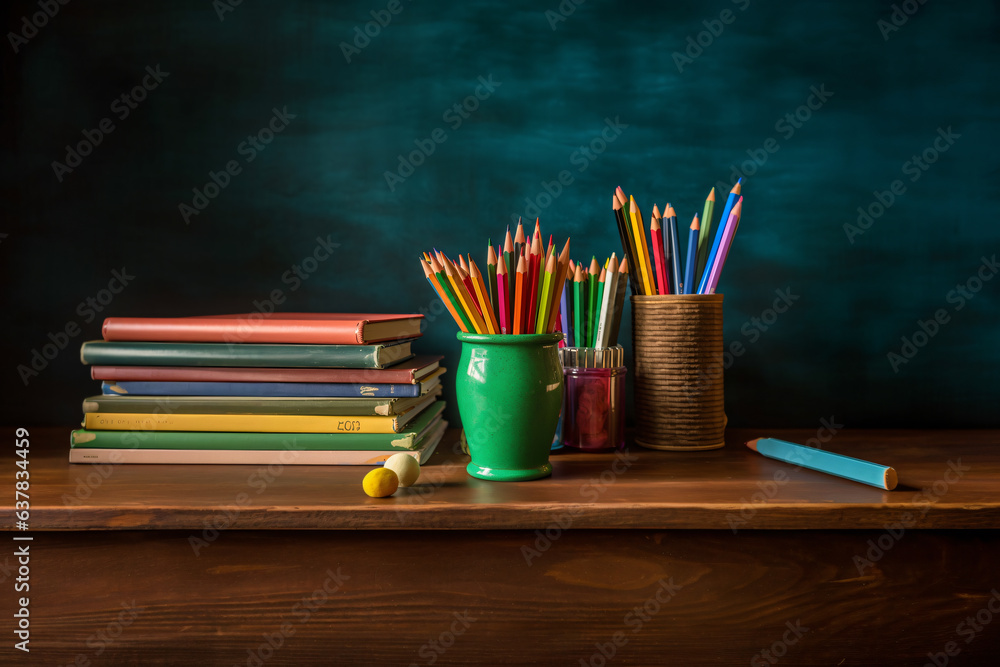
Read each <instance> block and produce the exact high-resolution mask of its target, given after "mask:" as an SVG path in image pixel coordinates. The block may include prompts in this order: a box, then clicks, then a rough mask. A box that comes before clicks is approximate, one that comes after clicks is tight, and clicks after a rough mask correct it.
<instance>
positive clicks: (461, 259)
mask: <svg viewBox="0 0 1000 667" xmlns="http://www.w3.org/2000/svg"><path fill="white" fill-rule="evenodd" d="M458 267H459V268H460V269H462V270H463V271H465V272H466V273H468V272H469V265H468V264H466V263H465V258H464V257H462V255H461V254H459V256H458Z"/></svg>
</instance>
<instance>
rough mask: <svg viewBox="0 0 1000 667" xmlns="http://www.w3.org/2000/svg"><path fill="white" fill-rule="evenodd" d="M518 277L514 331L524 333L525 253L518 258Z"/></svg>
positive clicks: (515, 281)
mask: <svg viewBox="0 0 1000 667" xmlns="http://www.w3.org/2000/svg"><path fill="white" fill-rule="evenodd" d="M515 273H516V274H517V277H516V278H515V279H514V333H515V334H521V333H524V305H525V304H524V296H525V289H524V282H525V276H526V275H527V273H528V271H527V267H526V266H525V265H524V255H521V257H520V258H518V260H517V271H516V272H515Z"/></svg>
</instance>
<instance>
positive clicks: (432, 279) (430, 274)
mask: <svg viewBox="0 0 1000 667" xmlns="http://www.w3.org/2000/svg"><path fill="white" fill-rule="evenodd" d="M420 268H421V269H423V272H424V277H425V278H427V282H429V283H430V284H431V287H433V288H434V291H435V292H437V295H438V297H439V298H440V299H441V301H442V302H443V303H444V307H445V308H447V309H448V312H449V313H451V316H452V318H454V320H455V324H457V325H458V328H459V329H461V330H462V331H464V332H465V333H469V329H468V327H467V326H466V324H465V322H464V321H463V320H462V318H461V317H459V315H458V311H457V310H456V309H455V302H454V300H453V297H451V296H449V295H448V294H447V293H446V292H445V291H444V288H443V287H441V282H440V281H439V280H438V279H437V276H435V275H434V271H433V270H432V269H431V267H430V264H428V263H427V262H426V261H425V260H423V259H421V260H420Z"/></svg>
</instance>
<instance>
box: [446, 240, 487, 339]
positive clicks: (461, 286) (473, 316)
mask: <svg viewBox="0 0 1000 667" xmlns="http://www.w3.org/2000/svg"><path fill="white" fill-rule="evenodd" d="M444 272H445V274H446V275H447V276H448V281H449V282H450V283H451V286H452V289H453V290H455V294H456V295H457V296H458V300H459V301H460V302H461V303H462V309H463V310H464V311H465V314H466V315H468V316H469V319H470V320H471V321H472V326H473V328H474V329H475V330H476V333H479V334H482V333H486V323H485V322H484V321H483V316H482V315H480V314H479V309H478V308H476V304H475V303H474V302H473V299H472V295H471V294H469V291H468V290H467V289H466V288H465V283H464V282H463V281H462V277H461V276H459V275H458V267H457V266H455V263H454V262H452V261H451V260H450V259H448V258H447V257H445V264H444ZM470 333H472V332H470Z"/></svg>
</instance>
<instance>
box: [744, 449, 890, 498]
mask: <svg viewBox="0 0 1000 667" xmlns="http://www.w3.org/2000/svg"><path fill="white" fill-rule="evenodd" d="M747 447H749V448H750V449H752V450H754V451H755V452H757V453H758V454H763V455H764V456H766V457H768V458H770V459H777V460H779V461H784V462H785V463H794V464H795V465H798V466H802V467H803V468H809V469H810V470H817V471H819V472H825V473H826V474H828V475H836V476H837V477H843V478H844V479H849V480H851V481H853V482H861V483H862V484H869V485H871V486H876V487H878V488H880V489H885V490H886V491H892V490H893V489H895V488H896V483H897V482H898V481H899V480H898V478H897V477H896V471H895V470H894V469H893V468H890V467H889V466H883V465H879V464H878V463H872V462H871V461H863V460H861V459H855V458H852V457H850V456H844V455H843V454H834V453H833V452H825V451H823V450H822V449H816V448H815V447H806V446H805V445H798V444H796V443H794V442H787V441H785V440H777V439H775V438H757V439H756V440H750V441H749V442H747Z"/></svg>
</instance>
